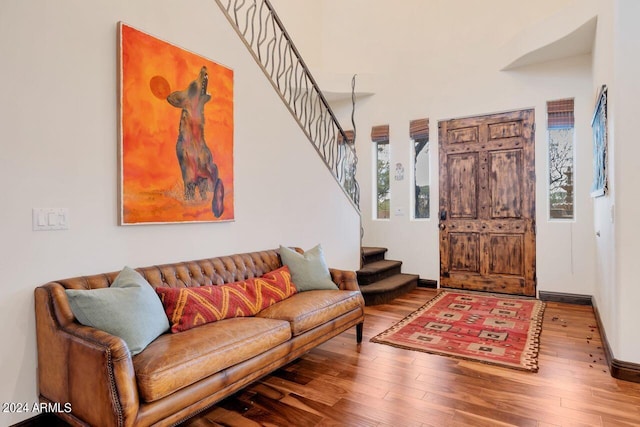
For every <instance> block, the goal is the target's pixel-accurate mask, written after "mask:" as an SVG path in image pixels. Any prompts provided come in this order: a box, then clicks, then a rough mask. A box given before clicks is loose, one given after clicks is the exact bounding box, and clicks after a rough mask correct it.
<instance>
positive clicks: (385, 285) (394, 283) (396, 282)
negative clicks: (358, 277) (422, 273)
mask: <svg viewBox="0 0 640 427" xmlns="http://www.w3.org/2000/svg"><path fill="white" fill-rule="evenodd" d="M418 278H419V276H418V275H417V274H406V273H399V274H395V275H393V276H390V277H387V278H385V279H382V280H378V281H377V282H374V283H371V284H369V285H362V286H360V291H361V292H362V293H373V292H385V291H388V290H390V289H396V288H400V287H402V286H404V285H406V284H407V283H409V282H411V281H413V280H415V281H417V280H418Z"/></svg>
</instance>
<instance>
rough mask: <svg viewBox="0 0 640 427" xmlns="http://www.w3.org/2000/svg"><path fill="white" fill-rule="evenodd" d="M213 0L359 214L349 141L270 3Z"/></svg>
mask: <svg viewBox="0 0 640 427" xmlns="http://www.w3.org/2000/svg"><path fill="white" fill-rule="evenodd" d="M215 1H216V3H217V4H218V6H220V9H221V10H222V12H223V13H224V14H225V16H226V17H227V19H228V20H229V22H230V23H231V25H232V26H233V27H234V29H235V30H236V32H237V33H238V35H239V36H240V38H241V39H242V41H243V42H244V44H245V45H246V46H247V48H248V49H249V51H250V52H251V54H252V55H253V57H254V59H255V60H256V62H257V63H258V65H260V68H262V71H263V72H264V73H265V75H266V76H267V77H268V78H269V80H270V81H271V84H272V85H273V87H274V88H275V89H276V91H277V92H278V93H279V95H280V98H281V99H282V101H283V102H284V103H285V105H286V106H287V108H288V109H289V111H290V112H291V114H292V115H293V116H294V117H295V119H296V121H297V122H298V124H299V125H300V127H301V128H302V130H303V131H304V133H305V134H306V135H307V137H308V138H309V141H310V142H311V143H312V144H313V146H314V147H315V149H316V151H317V152H318V154H319V155H320V157H322V159H323V160H324V163H325V164H326V165H327V167H328V168H329V170H331V172H332V174H333V175H334V177H335V178H336V180H337V181H338V182H339V183H340V185H341V187H342V188H343V190H344V191H345V193H346V194H347V196H348V197H349V199H350V200H351V201H352V203H353V205H354V207H355V208H356V209H357V210H358V211H359V210H360V208H359V204H360V188H359V186H358V182H357V181H356V176H355V175H356V167H357V163H358V158H357V156H356V152H355V143H354V142H355V141H353V139H354V138H348V136H347V134H346V133H345V131H344V130H343V129H342V127H341V126H340V124H339V123H338V120H337V119H336V117H335V115H334V114H333V111H332V110H331V107H329V103H328V102H327V100H326V98H325V97H324V95H323V94H322V91H321V90H320V88H319V87H318V84H317V83H316V81H315V79H314V78H313V76H312V75H311V73H310V71H309V68H308V67H307V65H306V64H305V63H304V61H303V59H302V57H301V56H300V53H299V52H298V50H297V49H296V47H295V45H294V44H293V41H292V40H291V37H290V36H289V34H288V33H287V31H286V30H285V28H284V26H283V25H282V22H281V21H280V18H279V17H278V15H277V14H276V12H275V10H274V9H273V6H272V5H271V3H270V2H269V1H268V0H215ZM224 3H226V5H225V4H224Z"/></svg>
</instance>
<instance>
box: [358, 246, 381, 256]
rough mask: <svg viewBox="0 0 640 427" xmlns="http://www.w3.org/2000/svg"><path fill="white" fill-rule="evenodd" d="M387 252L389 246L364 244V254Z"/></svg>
mask: <svg viewBox="0 0 640 427" xmlns="http://www.w3.org/2000/svg"><path fill="white" fill-rule="evenodd" d="M385 252H387V248H381V247H377V246H363V247H362V254H363V255H364V256H365V257H367V256H371V255H377V254H383V253H385Z"/></svg>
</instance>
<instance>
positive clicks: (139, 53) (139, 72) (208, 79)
mask: <svg viewBox="0 0 640 427" xmlns="http://www.w3.org/2000/svg"><path fill="white" fill-rule="evenodd" d="M119 48H120V50H119V55H120V58H119V59H120V162H121V163H120V174H121V203H120V205H121V223H122V224H144V223H171V222H202V221H230V220H233V218H234V203H233V71H232V70H231V69H229V68H227V67H224V66H222V65H220V64H216V63H215V62H213V61H211V60H208V59H205V58H203V57H202V56H199V55H196V54H194V53H192V52H189V51H187V50H184V49H181V48H179V47H177V46H174V45H172V44H169V43H167V42H164V41H162V40H159V39H157V38H155V37H152V36H150V35H148V34H145V33H143V32H142V31H139V30H136V29H134V28H132V27H130V26H128V25H126V24H122V23H120V24H119Z"/></svg>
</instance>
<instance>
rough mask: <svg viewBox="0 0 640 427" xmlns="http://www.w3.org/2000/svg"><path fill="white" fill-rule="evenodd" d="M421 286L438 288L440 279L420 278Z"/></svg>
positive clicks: (419, 285)
mask: <svg viewBox="0 0 640 427" xmlns="http://www.w3.org/2000/svg"><path fill="white" fill-rule="evenodd" d="M418 287H419V288H429V289H438V281H437V280H432V279H418Z"/></svg>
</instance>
